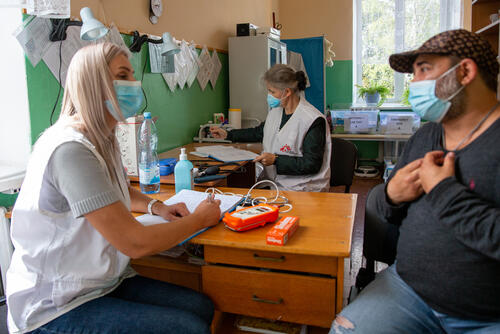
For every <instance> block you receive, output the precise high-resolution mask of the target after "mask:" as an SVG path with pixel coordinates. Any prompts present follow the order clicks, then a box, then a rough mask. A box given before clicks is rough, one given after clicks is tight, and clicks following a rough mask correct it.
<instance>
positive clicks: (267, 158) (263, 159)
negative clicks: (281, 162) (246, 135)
mask: <svg viewBox="0 0 500 334" xmlns="http://www.w3.org/2000/svg"><path fill="white" fill-rule="evenodd" d="M274 161H276V155H275V154H272V153H268V152H264V153H262V154H261V155H259V156H258V157H256V158H255V159H253V162H260V163H261V164H263V165H264V166H271V165H273V164H274Z"/></svg>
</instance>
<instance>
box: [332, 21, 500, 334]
mask: <svg viewBox="0 0 500 334" xmlns="http://www.w3.org/2000/svg"><path fill="white" fill-rule="evenodd" d="M389 62H390V65H391V67H392V68H393V69H395V70H396V71H399V72H407V73H413V80H412V82H411V84H410V87H409V88H410V94H409V101H410V103H411V105H412V108H413V110H414V111H415V112H416V113H418V114H419V115H420V116H421V117H422V118H423V119H426V120H429V121H430V122H428V123H426V124H425V125H424V126H422V127H421V129H419V130H418V131H417V132H416V133H415V134H414V135H413V136H412V137H411V138H410V140H409V141H408V143H407V144H406V145H405V148H404V152H403V153H402V155H401V157H399V161H398V163H397V165H396V167H395V169H394V171H393V172H392V174H391V177H390V179H389V181H388V183H387V184H386V185H385V186H383V185H382V186H377V187H376V188H375V189H374V190H373V191H372V193H371V194H370V196H374V197H373V199H374V203H376V205H375V208H374V209H375V210H376V212H377V215H378V216H379V218H381V219H382V220H384V221H386V222H388V223H394V224H400V228H399V232H400V236H399V240H398V246H397V256H396V262H395V264H394V265H392V266H390V267H389V268H387V269H386V270H385V271H383V272H381V273H379V274H377V277H376V279H375V280H374V281H373V282H372V283H370V284H369V285H368V286H367V287H366V288H365V289H364V290H363V291H362V292H361V293H360V295H359V296H358V297H357V298H356V299H355V300H354V301H353V302H352V303H351V304H349V305H348V306H347V307H346V308H345V309H344V310H343V311H342V312H341V314H340V315H339V316H338V317H337V319H335V321H334V322H333V324H332V329H331V331H330V333H370V334H373V333H384V334H386V333H467V332H470V333H472V332H473V333H500V288H499V282H500V149H499V148H498V146H497V145H499V144H500V106H499V103H498V101H497V98H496V90H497V77H498V62H497V60H496V55H495V53H494V52H493V50H492V49H491V46H490V45H489V44H488V42H486V41H485V40H483V39H482V38H481V37H480V36H478V35H476V34H474V33H471V32H469V31H466V30H452V31H446V32H443V33H440V34H438V35H436V36H434V37H432V38H430V39H429V40H428V41H426V42H425V43H424V44H423V45H422V46H421V47H420V48H418V49H416V50H414V51H409V52H404V53H399V54H393V55H391V56H390V58H389Z"/></svg>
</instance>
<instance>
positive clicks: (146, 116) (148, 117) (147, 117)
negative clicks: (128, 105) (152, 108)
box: [144, 111, 151, 119]
mask: <svg viewBox="0 0 500 334" xmlns="http://www.w3.org/2000/svg"><path fill="white" fill-rule="evenodd" d="M144 119H151V113H150V112H149V111H146V112H145V113H144Z"/></svg>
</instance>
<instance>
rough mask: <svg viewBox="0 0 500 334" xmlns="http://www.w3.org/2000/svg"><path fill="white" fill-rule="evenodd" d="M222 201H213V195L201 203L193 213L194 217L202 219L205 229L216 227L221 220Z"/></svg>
mask: <svg viewBox="0 0 500 334" xmlns="http://www.w3.org/2000/svg"><path fill="white" fill-rule="evenodd" d="M220 214H221V212H220V200H218V199H213V195H208V198H207V199H206V200H204V201H203V202H201V203H200V204H199V205H198V206H197V207H196V209H195V210H194V212H193V215H197V216H198V217H201V219H202V220H203V223H202V224H203V227H209V226H212V225H216V224H217V223H218V222H219V220H220Z"/></svg>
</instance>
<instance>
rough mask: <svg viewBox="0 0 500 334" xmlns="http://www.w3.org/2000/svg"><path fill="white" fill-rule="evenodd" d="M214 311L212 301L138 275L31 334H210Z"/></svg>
mask: <svg viewBox="0 0 500 334" xmlns="http://www.w3.org/2000/svg"><path fill="white" fill-rule="evenodd" d="M213 312H214V307H213V304H212V301H211V300H210V299H209V298H208V297H206V296H205V295H203V294H201V293H198V292H196V291H193V290H190V289H187V288H184V287H180V286H177V285H173V284H169V283H165V282H160V281H156V280H152V279H149V278H145V277H141V276H135V277H132V278H128V279H126V280H124V281H123V282H122V284H120V286H119V287H118V288H117V289H116V290H114V291H113V292H111V293H110V294H108V295H105V296H103V297H100V298H97V299H94V300H91V301H89V302H87V303H85V304H83V305H80V306H79V307H77V308H75V309H73V310H71V311H69V312H68V313H65V314H63V315H61V316H60V317H58V318H56V319H54V320H52V321H51V322H49V323H48V324H45V325H43V326H41V327H39V328H37V329H36V330H34V331H33V332H31V333H33V334H62V333H64V334H70V333H75V334H76V333H78V334H94V333H95V334H97V333H98V334H111V333H113V334H115V333H116V334H118V333H120V334H123V333H134V334H137V333H139V334H142V333H154V334H159V333H175V334H178V333H179V334H187V333H210V324H211V322H212V317H213Z"/></svg>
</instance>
